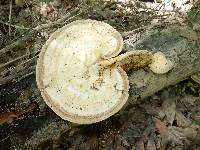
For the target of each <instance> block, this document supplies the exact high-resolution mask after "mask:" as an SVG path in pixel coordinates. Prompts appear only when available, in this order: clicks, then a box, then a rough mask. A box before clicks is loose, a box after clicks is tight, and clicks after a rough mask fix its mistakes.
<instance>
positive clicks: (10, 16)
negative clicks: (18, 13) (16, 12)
mask: <svg viewBox="0 0 200 150" xmlns="http://www.w3.org/2000/svg"><path fill="white" fill-rule="evenodd" d="M11 18H12V0H10V12H9V31H8V34H9V36H10V35H11Z"/></svg>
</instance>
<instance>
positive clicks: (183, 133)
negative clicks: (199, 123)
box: [168, 126, 198, 140]
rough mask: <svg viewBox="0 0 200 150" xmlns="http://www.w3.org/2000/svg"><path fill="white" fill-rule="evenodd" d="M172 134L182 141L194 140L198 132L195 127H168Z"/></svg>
mask: <svg viewBox="0 0 200 150" xmlns="http://www.w3.org/2000/svg"><path fill="white" fill-rule="evenodd" d="M168 129H169V130H170V132H172V133H173V134H175V135H176V136H178V137H180V138H181V139H186V138H187V139H188V140H189V139H190V140H191V139H194V138H195V137H196V136H197V132H198V130H197V129H196V128H193V127H188V128H179V127H174V126H171V127H168Z"/></svg>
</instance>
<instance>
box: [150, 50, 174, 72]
mask: <svg viewBox="0 0 200 150" xmlns="http://www.w3.org/2000/svg"><path fill="white" fill-rule="evenodd" d="M173 66H174V65H173V63H172V61H170V60H168V59H167V58H166V57H165V55H164V54H163V53H162V52H157V53H155V54H154V55H153V58H152V63H151V64H149V68H150V69H151V70H152V71H153V72H154V73H157V74H164V73H167V72H168V71H169V70H171V69H172V68H173Z"/></svg>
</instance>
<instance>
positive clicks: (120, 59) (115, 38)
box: [36, 19, 152, 124]
mask: <svg viewBox="0 0 200 150" xmlns="http://www.w3.org/2000/svg"><path fill="white" fill-rule="evenodd" d="M122 47H123V39H122V37H121V35H120V33H119V32H117V31H116V30H115V29H114V28H113V27H112V26H110V25H108V24H106V23H104V22H100V21H95V20H89V19H88V20H78V21H74V22H72V23H70V24H68V25H66V26H64V27H62V28H60V29H58V30H57V31H55V32H54V33H53V34H52V35H51V36H50V38H49V39H48V40H47V42H46V43H45V45H44V46H43V48H42V50H41V53H40V56H39V59H38V62H37V67H36V80H37V84H38V87H39V89H40V91H41V95H42V97H43V99H44V101H45V102H46V103H47V105H48V106H49V107H51V109H52V110H53V111H54V112H55V113H56V114H57V115H59V116H60V117H61V118H63V119H64V120H68V121H70V122H74V123H79V124H90V123H95V122H99V121H101V120H104V119H106V118H108V117H110V116H112V115H113V114H115V113H117V112H118V111H119V110H120V109H121V108H122V107H123V105H124V104H125V103H126V101H127V99H128V96H129V94H128V90H129V81H128V77H127V74H126V72H125V71H124V70H126V71H128V70H130V69H131V68H134V69H137V68H139V67H144V66H147V65H148V64H149V63H151V58H152V53H151V52H148V51H146V50H138V51H131V52H127V53H125V54H121V55H119V56H117V55H118V54H119V53H120V52H121V50H122ZM116 56H117V57H116Z"/></svg>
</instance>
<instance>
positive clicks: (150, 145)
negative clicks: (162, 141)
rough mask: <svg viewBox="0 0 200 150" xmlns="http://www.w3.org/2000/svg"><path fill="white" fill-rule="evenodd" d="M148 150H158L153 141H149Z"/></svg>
mask: <svg viewBox="0 0 200 150" xmlns="http://www.w3.org/2000/svg"><path fill="white" fill-rule="evenodd" d="M146 150H156V145H155V142H154V141H153V140H151V139H149V140H148V142H147V145H146Z"/></svg>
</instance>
